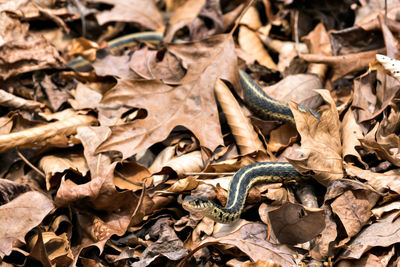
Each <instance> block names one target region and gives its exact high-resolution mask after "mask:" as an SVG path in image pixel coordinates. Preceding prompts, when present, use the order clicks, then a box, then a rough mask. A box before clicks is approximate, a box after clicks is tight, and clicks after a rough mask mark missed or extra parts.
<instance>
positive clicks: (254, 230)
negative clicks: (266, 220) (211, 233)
mask: <svg viewBox="0 0 400 267" xmlns="http://www.w3.org/2000/svg"><path fill="white" fill-rule="evenodd" d="M267 234H268V228H267V227H266V226H265V225H262V224H257V223H249V224H246V225H244V226H242V227H241V228H240V229H239V230H238V231H236V232H234V233H232V234H229V235H226V236H222V237H219V238H214V237H209V238H207V239H205V240H204V241H203V242H202V243H201V244H200V245H199V246H198V247H197V248H196V249H195V250H193V251H192V253H190V254H189V255H188V256H187V257H186V258H185V259H188V257H189V256H191V255H192V254H193V253H194V252H195V251H197V250H198V249H200V248H203V247H206V246H210V245H218V244H221V245H231V246H234V247H236V248H238V249H239V250H240V251H241V252H243V253H245V255H247V256H248V257H250V259H251V260H252V261H257V260H269V261H272V262H274V263H277V264H280V265H282V266H286V265H287V266H289V265H295V264H296V263H295V260H294V258H293V257H292V255H293V253H294V251H292V250H291V249H290V248H289V247H287V246H285V245H274V244H272V243H269V242H268V241H265V238H266V236H267ZM182 264H183V262H181V266H182Z"/></svg>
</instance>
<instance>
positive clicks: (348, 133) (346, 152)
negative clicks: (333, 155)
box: [341, 109, 365, 164]
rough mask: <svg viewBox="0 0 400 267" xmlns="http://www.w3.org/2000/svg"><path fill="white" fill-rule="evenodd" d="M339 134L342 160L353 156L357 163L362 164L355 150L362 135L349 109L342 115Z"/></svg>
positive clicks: (359, 144)
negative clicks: (341, 145) (340, 135)
mask: <svg viewBox="0 0 400 267" xmlns="http://www.w3.org/2000/svg"><path fill="white" fill-rule="evenodd" d="M341 134H342V143H343V151H342V156H343V159H344V160H346V159H347V157H349V156H353V157H356V158H357V159H358V161H359V162H362V163H363V161H362V159H361V156H360V154H359V153H358V152H357V150H356V147H359V146H361V143H360V141H359V139H361V138H363V137H364V135H363V134H362V130H361V127H360V125H359V124H358V123H357V122H356V119H355V118H354V113H353V111H352V110H351V109H349V110H348V111H347V112H346V114H345V115H344V118H343V121H342V123H341ZM364 164H365V163H364Z"/></svg>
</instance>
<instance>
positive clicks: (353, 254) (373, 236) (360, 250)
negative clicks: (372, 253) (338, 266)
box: [339, 212, 400, 259]
mask: <svg viewBox="0 0 400 267" xmlns="http://www.w3.org/2000/svg"><path fill="white" fill-rule="evenodd" d="M399 227H400V219H399V213H398V212H393V213H391V214H388V215H386V216H385V217H384V218H382V219H381V220H379V221H378V222H376V223H373V224H371V225H369V226H368V227H366V228H365V229H364V231H362V232H361V233H360V234H359V235H358V236H357V237H355V238H354V239H353V240H352V241H350V243H349V244H348V246H347V248H345V250H344V251H343V252H342V253H341V254H340V256H339V259H359V258H361V256H362V255H363V254H364V253H365V252H367V251H368V250H370V249H371V248H373V247H378V246H379V247H388V246H390V245H393V244H396V243H398V242H399V239H400V234H399V231H398V229H399Z"/></svg>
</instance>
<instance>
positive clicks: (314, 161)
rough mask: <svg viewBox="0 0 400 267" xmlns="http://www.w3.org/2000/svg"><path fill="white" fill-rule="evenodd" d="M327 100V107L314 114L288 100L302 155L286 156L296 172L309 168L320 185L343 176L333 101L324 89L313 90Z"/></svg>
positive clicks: (337, 125)
mask: <svg viewBox="0 0 400 267" xmlns="http://www.w3.org/2000/svg"><path fill="white" fill-rule="evenodd" d="M317 91H318V92H319V93H320V95H321V96H322V98H323V99H324V100H325V101H326V102H327V103H328V105H329V109H328V110H326V111H324V112H323V113H322V114H321V118H316V117H315V116H314V115H312V114H311V113H310V112H308V111H307V112H305V113H303V112H301V111H299V110H298V108H297V106H296V105H295V104H293V103H291V104H290V106H291V110H292V112H293V115H294V118H295V120H296V128H297V130H298V131H299V133H300V136H301V148H300V150H301V151H302V152H303V153H304V155H305V157H303V158H302V159H289V162H291V163H292V164H293V166H295V167H296V168H298V170H299V171H300V172H309V171H311V172H313V173H314V174H313V177H314V178H315V179H316V180H317V181H318V182H319V183H321V184H322V185H325V186H327V185H328V184H329V182H331V181H333V180H336V179H339V178H342V177H343V166H342V157H341V153H342V149H341V147H342V145H341V139H340V123H339V116H338V113H337V110H336V105H335V102H334V101H333V99H332V98H331V96H330V94H329V92H328V91H326V90H317Z"/></svg>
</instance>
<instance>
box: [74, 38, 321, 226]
mask: <svg viewBox="0 0 400 267" xmlns="http://www.w3.org/2000/svg"><path fill="white" fill-rule="evenodd" d="M162 37H163V36H162V34H161V33H157V32H144V33H134V34H129V35H125V36H123V37H120V38H117V39H114V40H112V41H110V42H109V43H108V48H107V50H108V51H110V52H112V53H115V52H117V51H120V50H123V49H124V48H126V47H130V46H133V45H134V44H135V43H137V41H149V42H160V41H161V40H162ZM67 66H68V67H69V68H72V69H74V70H80V69H85V67H90V62H88V61H86V60H85V59H83V58H77V59H75V60H72V61H70V62H68V64H67ZM239 76H240V83H241V85H242V88H243V95H244V101H245V103H246V105H247V106H248V107H249V108H250V110H251V111H253V113H255V114H256V115H257V116H258V117H260V118H262V119H273V120H280V121H284V122H287V123H290V124H292V125H295V121H294V118H293V114H292V112H291V110H290V108H289V106H288V105H287V104H286V103H283V102H280V101H278V100H275V99H273V98H271V97H269V96H268V95H267V94H266V93H265V92H264V91H263V90H262V89H261V88H260V87H259V86H258V85H257V84H256V83H255V82H254V81H253V79H251V77H250V76H249V75H248V74H246V73H245V72H244V71H242V70H240V69H239ZM299 110H300V111H306V110H309V111H310V112H311V113H312V114H313V115H314V116H316V117H317V118H319V114H318V113H317V112H315V111H313V110H312V109H309V108H307V107H305V106H302V105H299ZM304 179H308V177H304V176H302V175H300V173H298V172H297V171H296V169H295V168H294V167H293V166H292V165H291V164H290V163H288V162H259V163H253V164H250V165H248V166H246V167H244V168H241V169H240V170H239V171H238V172H237V173H236V174H235V175H234V176H233V178H232V180H231V183H230V185H229V191H228V199H227V203H226V205H225V206H224V207H222V206H220V205H218V204H216V203H214V202H213V201H211V200H209V199H206V198H201V197H194V196H187V197H186V198H185V199H184V201H183V203H182V206H183V208H185V209H186V210H188V211H191V212H197V213H201V214H202V215H204V216H208V217H210V218H212V219H214V220H215V221H217V222H221V223H231V222H234V221H236V220H238V219H239V217H240V214H241V212H242V210H243V207H244V203H245V200H246V198H247V193H248V191H249V190H250V188H251V187H252V186H253V185H254V184H255V183H258V182H267V183H268V182H269V183H276V182H284V181H287V180H296V181H301V180H304Z"/></svg>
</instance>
